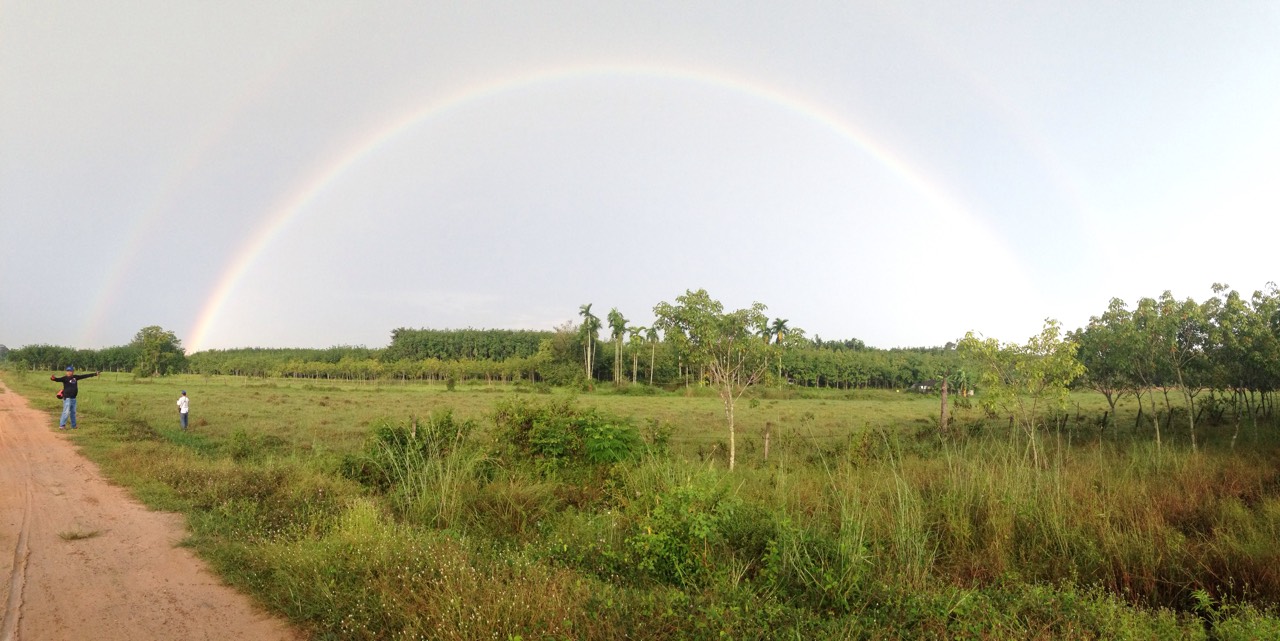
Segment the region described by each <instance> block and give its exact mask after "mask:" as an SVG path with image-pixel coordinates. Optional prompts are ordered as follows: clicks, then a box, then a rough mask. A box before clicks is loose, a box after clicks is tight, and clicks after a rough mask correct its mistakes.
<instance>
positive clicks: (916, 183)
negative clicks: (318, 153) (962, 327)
mask: <svg viewBox="0 0 1280 641" xmlns="http://www.w3.org/2000/svg"><path fill="white" fill-rule="evenodd" d="M595 77H642V78H654V79H659V80H673V81H683V82H692V83H696V84H699V85H704V86H711V87H716V88H720V89H724V90H727V91H731V92H735V93H740V94H744V95H747V96H750V97H752V98H755V99H758V100H764V101H767V102H769V103H772V104H775V105H778V106H780V107H783V108H785V109H786V110H787V111H790V112H793V113H797V114H800V115H802V116H804V117H805V118H807V119H809V120H812V121H815V122H817V123H819V124H821V125H823V126H824V127H826V128H827V129H830V130H832V131H834V132H836V133H837V134H839V135H840V136H841V137H842V138H845V139H846V140H848V141H850V142H852V143H853V144H854V145H855V146H857V147H858V148H860V149H862V150H863V151H864V152H866V153H867V154H868V155H869V156H871V157H872V158H873V159H875V160H876V162H878V163H879V164H880V165H882V166H883V167H885V168H886V169H888V170H889V171H890V172H892V173H893V174H894V175H896V176H897V177H898V178H899V179H900V180H902V181H903V182H904V183H906V184H907V186H908V187H910V188H911V190H912V191H914V192H916V193H918V194H920V195H922V196H924V197H925V198H927V199H928V200H929V201H930V202H931V203H932V204H933V205H934V206H936V207H938V208H939V209H941V210H942V211H944V212H947V213H949V214H951V215H953V216H958V217H960V218H961V220H963V221H965V222H970V223H971V222H973V221H972V218H971V217H970V216H969V214H968V212H967V211H965V209H964V208H962V207H960V206H958V205H957V204H956V203H955V202H954V201H953V200H952V199H951V198H949V197H948V196H947V195H946V194H945V193H943V192H942V190H940V189H938V188H937V187H935V186H934V185H932V184H930V183H929V182H928V181H927V180H925V179H924V178H923V177H922V176H921V175H920V174H919V173H918V172H916V171H915V170H913V169H912V168H911V167H910V166H909V165H907V164H906V163H905V162H903V161H902V160H901V159H900V158H898V157H897V156H896V155H895V154H894V153H892V152H891V151H890V150H888V149H887V148H885V147H884V146H883V145H880V144H878V143H876V142H875V141H874V140H873V139H872V138H871V137H870V136H868V135H867V134H866V133H864V132H863V131H861V130H859V129H858V128H856V127H854V126H853V125H852V124H850V123H848V122H845V121H844V120H842V119H841V118H840V117H838V116H836V115H835V114H833V113H831V112H830V111H829V110H828V109H826V108H824V107H822V106H820V105H816V104H813V103H811V102H808V101H805V100H803V99H801V98H798V97H795V96H791V95H789V94H786V93H783V92H782V91H780V90H778V89H775V88H773V87H769V86H766V85H762V84H758V83H754V82H750V81H748V80H744V79H741V78H737V77H734V76H730V75H725V74H721V73H712V72H708V71H702V70H696V69H684V68H678V67H667V66H648V65H582V66H573V67H566V68H557V69H551V70H543V71H539V72H535V73H530V74H525V75H517V76H508V77H504V78H501V79H497V80H492V81H488V82H484V83H478V84H473V85H470V86H467V87H464V88H463V89H461V90H459V91H456V92H454V93H452V94H450V95H448V96H445V97H443V98H440V99H437V100H434V101H432V102H430V103H428V104H427V105H425V106H423V107H419V108H417V109H414V110H412V111H410V112H409V113H407V114H405V115H404V116H402V117H400V118H397V119H394V120H392V121H391V122H390V123H389V124H386V125H384V126H381V127H377V128H375V130H374V132H373V133H372V134H370V135H366V136H362V137H360V138H358V142H356V143H354V144H352V145H350V146H349V147H347V148H346V149H344V150H343V151H342V152H341V153H338V154H337V155H336V156H334V158H333V160H330V161H328V162H326V163H323V164H322V165H321V166H320V168H319V170H318V171H316V172H314V173H313V174H311V177H310V178H309V179H307V180H305V181H303V182H302V183H301V184H300V185H299V187H298V189H296V190H294V191H293V192H291V193H290V195H288V196H286V197H285V198H284V199H282V202H281V203H280V204H279V205H278V206H276V207H273V208H272V209H271V211H270V214H269V215H268V216H267V217H266V220H265V222H263V223H262V225H260V226H259V227H258V228H257V230H256V231H255V232H254V233H253V235H252V236H250V237H249V240H248V241H246V242H245V243H244V245H242V246H241V247H240V249H239V251H237V252H236V253H235V255H234V257H233V258H232V260H231V261H230V262H229V263H228V264H227V266H226V268H225V269H224V270H223V271H222V275H221V276H220V277H219V278H218V280H217V282H216V285H215V286H214V288H213V290H212V292H210V294H209V297H208V298H207V299H206V302H205V304H204V306H203V307H202V308H201V311H200V314H199V316H198V317H197V318H196V324H195V326H194V328H193V329H192V330H191V331H190V332H189V333H188V336H189V337H190V338H189V340H188V341H187V349H188V350H190V351H192V352H196V351H199V350H200V349H201V348H202V346H203V344H204V341H205V338H206V336H207V335H208V333H209V330H210V329H211V328H212V327H213V324H214V322H215V321H217V318H218V313H219V312H220V311H221V309H222V306H223V305H224V304H225V303H226V301H227V299H228V298H230V296H231V294H232V292H234V291H235V288H236V285H237V284H239V282H240V280H241V279H242V278H243V277H244V275H245V274H246V273H247V272H248V271H249V268H250V267H252V266H253V263H254V261H255V260H256V259H257V257H258V256H259V255H261V254H262V252H263V251H264V250H265V249H266V248H267V246H268V245H269V244H270V243H271V241H272V240H274V239H275V237H276V236H277V235H279V233H280V231H281V230H283V229H284V228H285V227H286V226H287V225H288V224H289V223H290V222H291V221H292V220H293V219H294V218H296V217H297V216H298V215H299V214H300V213H302V212H303V211H304V210H305V209H306V208H307V205H308V204H310V203H311V202H312V201H314V200H315V199H316V198H317V197H318V196H319V195H320V194H321V193H322V192H323V191H324V189H325V187H327V186H328V185H329V184H331V183H333V182H334V181H335V180H337V179H338V178H339V177H341V176H342V174H344V173H345V172H346V171H347V170H348V169H350V168H351V167H353V166H355V165H356V164H358V163H359V162H360V161H361V160H363V159H365V158H367V157H369V156H370V155H372V154H373V153H374V152H376V151H377V150H378V148H379V147H381V146H382V145H384V144H385V143H387V142H389V141H391V140H394V139H395V138H397V137H398V136H400V135H402V134H404V133H406V132H408V131H409V130H411V129H413V128H415V127H417V126H418V125H421V124H422V123H424V122H426V121H428V120H430V119H432V118H435V117H438V116H440V115H442V114H444V113H446V112H449V111H453V110H456V109H458V108H461V107H463V106H465V105H467V104H469V103H473V102H476V101H478V100H483V99H486V98H492V97H495V96H498V95H501V94H504V93H508V92H512V91H517V90H520V89H525V88H529V87H533V86H536V85H542V84H547V83H554V82H565V81H570V80H579V79H589V78H595Z"/></svg>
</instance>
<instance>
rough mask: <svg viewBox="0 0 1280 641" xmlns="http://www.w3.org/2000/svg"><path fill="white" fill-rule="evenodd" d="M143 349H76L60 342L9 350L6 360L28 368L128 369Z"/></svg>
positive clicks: (108, 370)
mask: <svg viewBox="0 0 1280 641" xmlns="http://www.w3.org/2000/svg"><path fill="white" fill-rule="evenodd" d="M141 355H142V350H141V348H139V347H136V346H133V345H121V346H117V347H107V348H104V349H76V348H74V347H60V346H58V345H26V346H23V347H19V348H17V349H10V350H8V353H7V355H6V360H7V362H9V363H10V364H11V365H13V366H14V367H17V368H19V369H26V370H49V371H55V370H57V371H61V370H62V369H64V368H66V367H68V366H72V367H75V368H76V369H78V370H81V371H86V372H94V371H100V372H129V371H133V368H134V367H135V366H136V365H137V363H138V360H139V358H140V357H141Z"/></svg>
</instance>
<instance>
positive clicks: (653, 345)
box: [644, 326, 658, 387]
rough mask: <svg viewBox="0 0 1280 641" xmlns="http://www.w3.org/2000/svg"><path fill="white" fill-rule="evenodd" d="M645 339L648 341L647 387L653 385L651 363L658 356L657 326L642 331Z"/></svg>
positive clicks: (652, 363)
mask: <svg viewBox="0 0 1280 641" xmlns="http://www.w3.org/2000/svg"><path fill="white" fill-rule="evenodd" d="M644 338H645V340H647V341H649V387H653V365H654V361H655V360H656V359H657V356H658V328H657V326H654V327H650V328H649V329H647V330H645V332H644Z"/></svg>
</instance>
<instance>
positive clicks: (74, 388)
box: [49, 367, 101, 430]
mask: <svg viewBox="0 0 1280 641" xmlns="http://www.w3.org/2000/svg"><path fill="white" fill-rule="evenodd" d="M100 373H101V372H93V373H91V374H76V368H74V367H67V375H66V376H50V377H49V380H51V381H53V382H55V383H62V394H60V396H61V397H62V420H60V421H58V429H60V430H65V429H67V419H68V418H70V419H71V429H73V430H74V429H76V394H77V393H79V391H80V379H82V378H90V377H93V376H97V375H98V374H100Z"/></svg>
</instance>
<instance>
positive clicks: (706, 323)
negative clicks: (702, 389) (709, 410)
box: [653, 289, 775, 470]
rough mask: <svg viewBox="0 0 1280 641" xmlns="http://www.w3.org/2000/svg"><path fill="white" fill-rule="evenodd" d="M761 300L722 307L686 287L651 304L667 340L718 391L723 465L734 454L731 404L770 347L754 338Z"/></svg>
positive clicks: (759, 370)
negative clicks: (725, 439)
mask: <svg viewBox="0 0 1280 641" xmlns="http://www.w3.org/2000/svg"><path fill="white" fill-rule="evenodd" d="M765 309H767V308H766V307H765V306H764V305H762V304H761V303H753V304H752V305H751V307H749V308H746V309H739V310H737V311H733V312H727V313H726V312H725V311H724V305H722V304H721V303H720V301H717V300H714V299H712V298H711V296H710V295H709V294H707V291H706V290H705V289H699V290H698V291H696V292H695V291H690V290H686V291H685V293H684V295H683V296H678V297H676V302H675V304H671V303H667V302H662V303H658V304H657V305H656V306H655V307H654V308H653V313H654V315H655V316H656V317H657V319H658V320H657V323H656V324H657V326H658V327H661V328H662V329H663V333H664V334H665V335H666V336H667V340H671V341H676V343H677V346H678V348H679V350H680V352H681V353H682V354H684V355H685V356H686V357H687V358H688V360H689V363H690V365H691V366H693V365H697V366H700V367H702V368H705V371H706V373H707V376H708V377H709V378H710V380H711V384H712V385H714V386H715V387H716V390H717V391H718V392H719V394H720V400H721V402H722V403H723V404H724V412H725V417H726V419H727V420H728V424H729V469H730V470H732V469H733V467H734V464H735V462H736V460H737V442H736V436H737V435H736V433H735V427H734V405H735V404H736V402H737V400H738V399H739V398H741V397H742V394H743V392H745V391H746V390H747V389H748V388H749V387H751V386H752V385H754V384H756V383H757V382H759V381H760V379H761V378H762V377H763V376H764V373H765V370H766V369H767V368H768V367H769V364H770V362H771V361H772V358H771V357H772V355H773V354H772V352H773V350H774V349H775V348H773V347H771V346H770V345H767V344H765V343H764V342H763V341H761V340H760V339H759V333H760V331H761V329H762V328H763V327H764V326H765V324H766V323H767V322H768V317H766V316H765V314H764V311H765Z"/></svg>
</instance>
